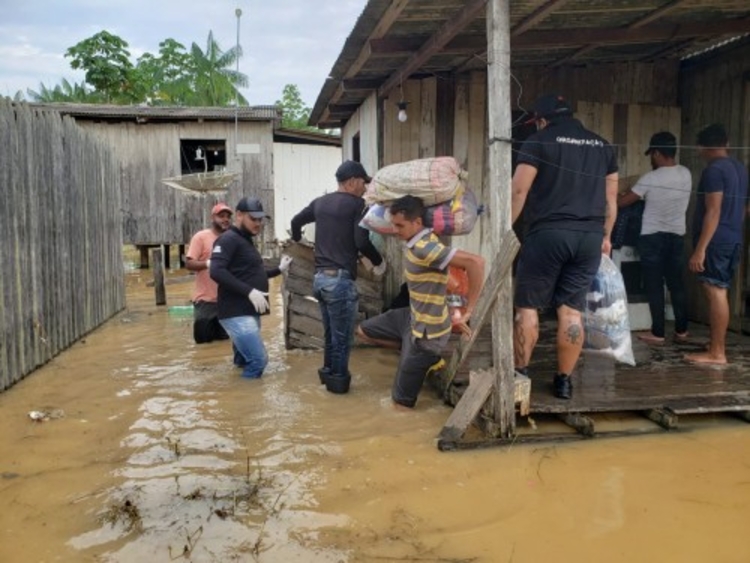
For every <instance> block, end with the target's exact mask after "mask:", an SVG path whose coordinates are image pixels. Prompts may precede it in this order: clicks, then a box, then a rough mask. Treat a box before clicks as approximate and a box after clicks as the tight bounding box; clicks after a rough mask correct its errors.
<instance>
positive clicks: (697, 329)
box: [434, 322, 750, 449]
mask: <svg viewBox="0 0 750 563" xmlns="http://www.w3.org/2000/svg"><path fill="white" fill-rule="evenodd" d="M554 326H555V325H554V323H552V322H545V323H543V327H542V335H541V337H540V339H539V345H538V346H537V349H536V350H535V352H534V358H533V359H532V364H531V366H530V377H531V404H530V413H529V414H530V417H531V418H532V420H533V418H534V417H535V416H537V415H538V416H541V417H553V418H558V419H559V420H561V421H563V422H565V424H567V425H568V426H569V427H572V428H574V429H575V430H577V431H578V434H576V433H575V432H573V433H572V435H571V434H566V433H557V434H553V435H549V434H548V435H544V434H543V433H537V432H529V431H528V428H527V426H528V425H526V424H523V423H521V424H520V425H519V433H518V441H521V442H523V441H540V440H558V439H575V438H581V437H591V436H593V435H595V434H596V435H613V436H614V435H628V434H642V433H647V432H649V431H662V430H664V429H669V430H673V429H676V428H677V426H678V423H677V419H678V415H687V414H701V413H719V412H727V413H735V414H738V415H740V416H742V417H743V418H745V419H746V420H749V421H750V337H748V336H743V335H739V334H733V333H731V334H729V335H728V336H727V341H728V345H727V354H728V359H729V362H730V363H729V365H727V366H722V367H718V366H696V365H693V364H689V363H687V362H685V361H684V359H683V356H684V355H685V354H689V353H692V352H696V351H700V350H702V349H704V348H705V343H706V342H707V341H708V328H707V327H704V326H696V325H691V327H690V332H691V335H692V336H691V338H690V340H689V342H686V343H673V342H668V343H666V344H665V345H663V346H648V345H646V344H644V343H643V342H641V341H639V340H638V339H637V338H636V336H635V334H633V351H634V354H635V357H636V364H637V365H636V366H635V367H631V366H625V365H621V364H617V365H615V364H614V363H613V362H612V361H611V360H606V359H603V358H600V357H596V356H594V355H589V354H584V355H583V356H582V358H581V361H580V362H579V365H578V367H577V369H576V371H575V373H574V374H573V387H574V391H573V399H572V400H569V401H566V400H561V399H557V398H555V397H554V396H553V394H552V377H553V374H554V372H555V368H556V356H555V348H554ZM668 330H670V327H668ZM490 353H491V333H490V332H489V331H483V333H482V334H481V335H480V338H479V339H478V341H477V347H476V350H472V352H471V353H470V356H469V359H468V360H467V364H468V366H467V367H466V368H464V369H463V370H462V371H460V372H459V373H458V375H457V376H456V379H455V380H454V381H453V383H452V384H451V385H450V386H449V387H448V389H447V391H446V392H445V400H446V402H447V403H449V404H451V405H454V406H455V405H456V404H457V402H458V400H459V399H460V397H461V396H462V395H463V393H464V391H465V390H466V388H467V386H468V370H469V369H472V370H476V369H483V368H486V367H489V365H490V363H491V358H490V357H489V356H490ZM445 355H446V356H448V357H449V356H450V350H448V351H446V353H445ZM442 383H444V382H441V381H440V379H439V378H438V379H436V380H435V381H434V385H435V386H436V387H438V388H440V386H441V384H442ZM443 389H444V387H443ZM615 412H632V413H638V414H641V415H644V416H645V417H647V418H649V419H650V420H651V421H652V422H653V423H654V424H653V425H652V427H651V428H648V427H646V428H645V429H644V428H632V429H625V430H623V429H615V430H614V431H608V432H600V431H598V429H596V428H595V424H594V423H595V419H596V418H597V416H596V415H597V413H600V414H603V413H615ZM587 415H590V416H587ZM480 442H481V440H480V441H476V440H475V441H469V442H467V443H466V444H464V445H461V444H460V443H455V444H448V445H447V446H448V447H447V448H446V449H460V448H463V447H484V446H488V445H493V444H494V443H495V442H497V443H498V444H501V443H502V441H494V440H489V441H487V440H484V442H486V443H480Z"/></svg>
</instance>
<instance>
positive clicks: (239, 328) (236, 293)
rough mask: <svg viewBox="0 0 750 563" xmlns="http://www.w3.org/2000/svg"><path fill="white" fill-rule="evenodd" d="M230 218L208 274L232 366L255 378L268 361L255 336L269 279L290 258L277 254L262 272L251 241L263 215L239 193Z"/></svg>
mask: <svg viewBox="0 0 750 563" xmlns="http://www.w3.org/2000/svg"><path fill="white" fill-rule="evenodd" d="M235 217H236V220H235V224H234V225H233V226H231V227H229V229H228V230H227V231H226V232H225V233H224V234H223V235H221V236H220V237H219V238H218V239H217V241H216V243H215V244H214V249H213V252H212V253H211V264H210V272H211V278H212V279H213V280H214V281H215V282H216V283H217V284H218V285H219V300H218V304H219V322H220V323H221V326H223V327H224V330H226V331H227V334H229V337H230V338H231V339H232V348H233V349H234V364H235V365H236V366H237V367H241V368H243V369H242V376H243V377H249V378H253V379H255V378H258V377H260V376H261V375H263V370H264V369H265V367H266V364H267V363H268V354H267V353H266V347H265V346H264V344H263V338H262V337H261V335H260V316H261V315H265V314H267V313H268V312H269V309H270V306H269V304H268V278H273V277H275V276H278V275H279V274H281V273H282V272H285V271H286V270H288V269H289V264H290V263H291V261H292V259H291V258H290V257H289V256H282V257H281V262H280V263H279V267H278V268H271V269H270V270H266V267H265V265H264V264H263V258H261V256H260V253H259V252H258V249H257V248H256V247H255V244H254V243H253V237H255V236H257V235H258V234H259V233H260V231H261V230H262V229H263V219H265V218H267V217H268V216H267V215H266V214H265V212H264V211H263V205H262V204H261V202H260V200H258V199H256V198H252V197H243V198H242V199H241V200H240V201H239V203H237V207H236V215H235Z"/></svg>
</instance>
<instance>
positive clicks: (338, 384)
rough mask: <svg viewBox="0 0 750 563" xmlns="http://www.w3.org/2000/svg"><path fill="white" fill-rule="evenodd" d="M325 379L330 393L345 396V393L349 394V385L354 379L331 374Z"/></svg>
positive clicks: (348, 376)
mask: <svg viewBox="0 0 750 563" xmlns="http://www.w3.org/2000/svg"><path fill="white" fill-rule="evenodd" d="M325 379H326V389H327V390H328V391H329V392H330V393H336V394H338V395H343V394H344V393H348V392H349V384H350V383H351V381H352V378H351V376H350V375H336V374H333V373H330V374H328V375H326V378H325Z"/></svg>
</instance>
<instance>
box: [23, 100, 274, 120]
mask: <svg viewBox="0 0 750 563" xmlns="http://www.w3.org/2000/svg"><path fill="white" fill-rule="evenodd" d="M29 105H30V106H31V107H34V108H41V109H51V110H55V111H58V112H60V113H62V114H64V115H70V116H72V117H80V118H92V119H96V118H101V119H117V118H133V119H139V118H140V119H153V120H170V121H175V120H185V121H192V120H197V119H207V120H212V121H234V118H235V114H236V116H237V119H238V120H240V121H274V120H280V119H281V112H280V111H279V109H277V108H276V107H275V106H240V107H239V108H237V110H236V112H235V108H233V107H176V106H155V107H154V106H118V105H100V104H70V103H59V104H29Z"/></svg>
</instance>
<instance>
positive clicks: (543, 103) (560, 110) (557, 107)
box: [526, 94, 573, 123]
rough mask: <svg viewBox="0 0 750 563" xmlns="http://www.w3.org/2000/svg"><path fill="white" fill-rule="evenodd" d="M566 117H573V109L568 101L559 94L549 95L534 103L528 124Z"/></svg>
mask: <svg viewBox="0 0 750 563" xmlns="http://www.w3.org/2000/svg"><path fill="white" fill-rule="evenodd" d="M564 115H573V109H572V108H571V107H570V104H569V103H568V102H567V100H566V99H565V98H563V97H562V96H561V95H559V94H547V95H545V96H542V97H541V98H539V99H537V101H536V102H534V107H533V108H532V109H531V118H530V119H529V120H528V121H527V122H526V123H533V122H534V121H538V120H540V119H554V118H555V117H562V116H564Z"/></svg>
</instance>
